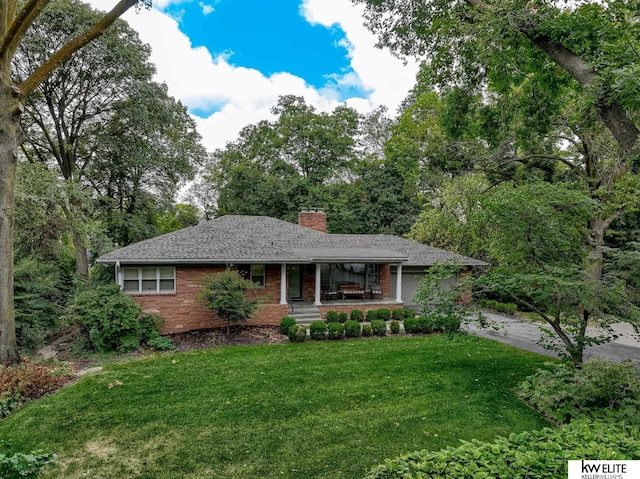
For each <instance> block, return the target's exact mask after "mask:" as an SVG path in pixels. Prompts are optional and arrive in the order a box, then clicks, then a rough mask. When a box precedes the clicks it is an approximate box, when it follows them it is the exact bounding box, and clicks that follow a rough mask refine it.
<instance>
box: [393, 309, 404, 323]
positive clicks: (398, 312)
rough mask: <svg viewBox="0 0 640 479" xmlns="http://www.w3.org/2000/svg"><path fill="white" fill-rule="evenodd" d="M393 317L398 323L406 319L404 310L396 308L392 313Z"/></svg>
mask: <svg viewBox="0 0 640 479" xmlns="http://www.w3.org/2000/svg"><path fill="white" fill-rule="evenodd" d="M391 317H392V318H393V319H395V320H396V321H402V320H403V319H404V309H402V308H396V309H394V310H393V311H391Z"/></svg>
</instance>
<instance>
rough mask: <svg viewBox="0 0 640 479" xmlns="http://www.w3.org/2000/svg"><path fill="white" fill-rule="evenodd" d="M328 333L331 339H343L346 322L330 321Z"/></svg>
mask: <svg viewBox="0 0 640 479" xmlns="http://www.w3.org/2000/svg"><path fill="white" fill-rule="evenodd" d="M328 334H329V339H342V338H343V337H344V324H342V323H329V327H328Z"/></svg>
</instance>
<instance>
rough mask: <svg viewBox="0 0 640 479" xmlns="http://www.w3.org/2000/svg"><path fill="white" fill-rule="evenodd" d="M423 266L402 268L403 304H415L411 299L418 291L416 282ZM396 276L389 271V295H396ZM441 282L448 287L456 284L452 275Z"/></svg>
mask: <svg viewBox="0 0 640 479" xmlns="http://www.w3.org/2000/svg"><path fill="white" fill-rule="evenodd" d="M424 274H425V273H424V268H420V269H409V270H408V271H406V270H405V268H403V270H402V302H403V303H404V305H405V306H415V302H414V301H413V298H414V296H415V295H416V293H417V292H418V282H419V281H420V278H422V277H423V276H424ZM396 277H397V273H396V272H395V271H393V272H392V273H391V297H392V298H394V299H395V297H396ZM443 283H444V284H445V285H447V286H449V287H451V286H453V285H454V284H456V278H455V277H452V278H449V279H445V280H444V281H443Z"/></svg>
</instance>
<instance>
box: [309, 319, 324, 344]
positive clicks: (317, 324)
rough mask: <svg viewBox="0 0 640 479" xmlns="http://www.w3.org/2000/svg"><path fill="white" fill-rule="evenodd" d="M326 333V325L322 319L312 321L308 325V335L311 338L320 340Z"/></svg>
mask: <svg viewBox="0 0 640 479" xmlns="http://www.w3.org/2000/svg"><path fill="white" fill-rule="evenodd" d="M326 334H327V325H326V324H325V323H324V321H314V322H313V323H311V324H310V325H309V336H311V339H316V340H322V339H324V337H325V335H326Z"/></svg>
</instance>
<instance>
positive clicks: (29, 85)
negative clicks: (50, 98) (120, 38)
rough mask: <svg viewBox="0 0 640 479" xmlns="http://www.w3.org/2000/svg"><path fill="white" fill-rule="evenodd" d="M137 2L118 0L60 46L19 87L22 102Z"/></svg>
mask: <svg viewBox="0 0 640 479" xmlns="http://www.w3.org/2000/svg"><path fill="white" fill-rule="evenodd" d="M137 2H138V0H120V2H118V4H117V5H116V6H115V7H113V9H112V10H111V11H110V12H109V13H107V14H106V15H105V16H104V17H102V19H100V21H99V22H98V23H96V24H95V25H94V26H93V27H91V28H90V29H89V30H87V31H86V32H84V33H81V34H80V35H78V36H77V37H75V38H74V39H72V40H70V41H69V42H68V43H66V44H65V45H63V46H62V48H60V49H59V50H58V51H57V52H55V53H54V54H53V55H51V57H50V58H49V60H47V61H46V62H44V63H43V64H42V65H41V66H40V67H39V68H37V69H36V71H34V72H33V73H32V74H31V75H30V76H29V78H27V79H26V80H25V81H23V82H22V83H21V84H20V85H19V88H20V98H21V100H24V99H25V98H26V97H27V96H28V95H29V94H30V93H31V92H33V90H35V89H36V88H37V87H38V86H39V85H40V84H41V83H42V82H43V81H45V80H46V79H47V78H48V77H49V76H50V75H51V74H52V73H53V72H54V71H55V70H56V68H58V66H60V64H61V63H63V62H64V61H66V60H68V59H69V58H71V56H72V55H73V54H74V53H75V52H77V51H78V50H80V49H81V48H82V47H84V46H85V45H87V44H88V43H89V42H91V41H92V40H94V39H95V38H97V37H99V36H100V35H102V34H103V33H104V31H105V30H106V29H107V28H109V27H110V26H111V25H112V24H113V23H114V22H115V21H116V20H117V19H118V18H119V17H120V16H121V15H122V14H124V13H125V12H126V11H127V10H129V9H130V8H131V7H132V6H134V5H135V4H136V3H137Z"/></svg>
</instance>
